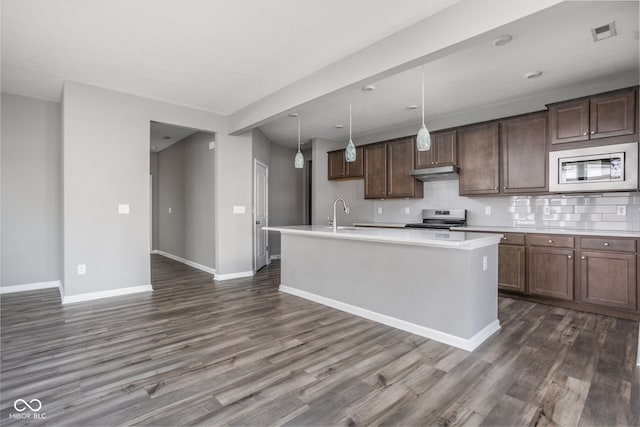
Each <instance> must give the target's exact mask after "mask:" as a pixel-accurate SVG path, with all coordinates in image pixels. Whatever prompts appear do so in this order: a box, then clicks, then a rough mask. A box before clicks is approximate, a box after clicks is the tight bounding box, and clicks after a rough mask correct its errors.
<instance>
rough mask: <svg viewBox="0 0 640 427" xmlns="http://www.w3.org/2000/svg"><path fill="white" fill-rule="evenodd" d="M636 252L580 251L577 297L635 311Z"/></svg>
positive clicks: (584, 300) (636, 287) (590, 302)
mask: <svg viewBox="0 0 640 427" xmlns="http://www.w3.org/2000/svg"><path fill="white" fill-rule="evenodd" d="M636 268H637V263H636V254H623V253H612V252H597V251H582V253H581V254H580V300H581V301H582V302H586V303H589V304H598V305H604V306H607V307H615V308H623V309H628V310H637V308H638V307H637V293H638V284H637V280H636V271H637V270H636Z"/></svg>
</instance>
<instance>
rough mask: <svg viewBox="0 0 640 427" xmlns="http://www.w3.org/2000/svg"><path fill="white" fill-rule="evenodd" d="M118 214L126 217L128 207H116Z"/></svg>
mask: <svg viewBox="0 0 640 427" xmlns="http://www.w3.org/2000/svg"><path fill="white" fill-rule="evenodd" d="M118 213H119V214H124V215H127V214H128V213H129V205H122V204H121V205H118Z"/></svg>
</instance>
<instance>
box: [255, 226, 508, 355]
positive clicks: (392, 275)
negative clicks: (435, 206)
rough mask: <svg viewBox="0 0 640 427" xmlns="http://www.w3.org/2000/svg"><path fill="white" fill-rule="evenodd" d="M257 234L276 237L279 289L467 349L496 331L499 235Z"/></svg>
mask: <svg viewBox="0 0 640 427" xmlns="http://www.w3.org/2000/svg"><path fill="white" fill-rule="evenodd" d="M265 230H269V231H279V232H280V233H281V235H282V240H281V248H282V252H281V259H282V264H281V285H280V290H281V291H282V292H286V293H289V294H292V295H296V296H299V297H302V298H306V299H309V300H312V301H315V302H318V303H320V304H324V305H327V306H330V307H334V308H337V309H339V310H343V311H346V312H349V313H352V314H355V315H357V316H361V317H364V318H367V319H370V320H374V321H376V322H380V323H384V324H386V325H389V326H392V327H395V328H398V329H402V330H405V331H408V332H411V333H414V334H416V335H420V336H423V337H426V338H430V339H433V340H436V341H440V342H443V343H445V344H449V345H452V346H455V347H458V348H461V349H464V350H468V351H472V350H473V349H474V348H476V347H477V346H478V345H480V344H481V343H482V342H483V341H484V340H485V339H486V338H488V337H489V336H491V335H492V334H493V333H494V332H496V331H497V330H499V329H500V322H499V321H498V272H497V258H498V243H499V242H500V237H501V236H500V235H499V234H482V233H461V232H449V231H447V230H443V231H431V230H429V231H427V230H415V229H413V230H411V229H387V228H384V229H375V228H358V227H343V228H339V229H338V230H337V231H333V229H332V228H331V227H323V226H288V227H265Z"/></svg>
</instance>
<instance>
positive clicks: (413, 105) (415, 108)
mask: <svg viewBox="0 0 640 427" xmlns="http://www.w3.org/2000/svg"><path fill="white" fill-rule="evenodd" d="M417 109H418V106H417V105H416V104H411V105H407V110H417Z"/></svg>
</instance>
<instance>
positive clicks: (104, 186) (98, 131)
mask: <svg viewBox="0 0 640 427" xmlns="http://www.w3.org/2000/svg"><path fill="white" fill-rule="evenodd" d="M63 96H64V98H63V127H64V158H63V161H64V212H65V215H64V260H65V261H64V281H65V293H66V295H77V294H83V293H88V292H96V291H106V290H116V289H121V288H128V287H135V286H144V285H148V284H149V283H150V268H149V250H150V247H149V246H150V236H149V233H150V224H149V221H150V212H149V209H150V207H149V171H150V170H149V169H150V165H149V132H150V130H149V126H150V121H151V120H154V121H159V122H163V123H169V124H175V125H178V126H184V127H191V128H194V129H201V130H205V131H210V132H214V133H216V134H218V135H220V138H219V140H218V141H217V142H216V144H217V149H216V150H215V151H216V152H217V153H216V167H215V173H216V178H215V179H216V186H217V187H222V190H221V191H218V189H217V188H216V192H215V194H216V195H215V197H216V205H215V206H216V211H221V212H223V213H224V214H222V215H221V214H219V213H218V212H216V227H217V229H220V228H221V227H225V228H227V230H226V231H224V232H219V233H217V235H216V244H217V245H219V246H217V247H216V248H219V247H223V248H225V254H220V252H219V251H216V264H215V265H216V270H223V271H225V272H227V271H228V272H237V271H243V270H239V269H240V268H245V266H246V265H247V264H248V265H249V266H250V265H251V261H252V258H251V256H252V254H251V222H250V219H247V218H248V216H245V217H247V218H242V220H238V221H234V218H231V219H230V218H229V216H230V215H232V214H231V212H232V205H233V204H236V203H237V202H238V201H239V202H241V203H246V204H247V206H250V205H249V202H250V193H251V179H250V177H251V172H250V169H249V164H250V159H251V144H250V140H251V138H250V137H247V136H246V135H244V136H228V135H227V119H226V118H224V117H221V116H218V115H216V114H213V113H209V112H205V111H200V110H194V109H190V108H186V107H180V106H176V105H172V104H167V103H163V102H159V101H153V100H149V99H145V98H140V97H136V96H133V95H129V94H124V93H119V92H114V91H110V90H106V89H101V88H97V87H94V86H88V85H84V84H80V83H76V82H65V86H64V92H63ZM219 164H220V165H223V167H218V165H219ZM221 183H224V184H221ZM120 203H127V204H129V205H130V214H129V215H119V214H118V210H117V209H118V204H120ZM77 264H86V268H87V270H86V271H87V272H86V275H83V276H79V275H77V274H76V266H77ZM249 269H250V268H247V270H249Z"/></svg>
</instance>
